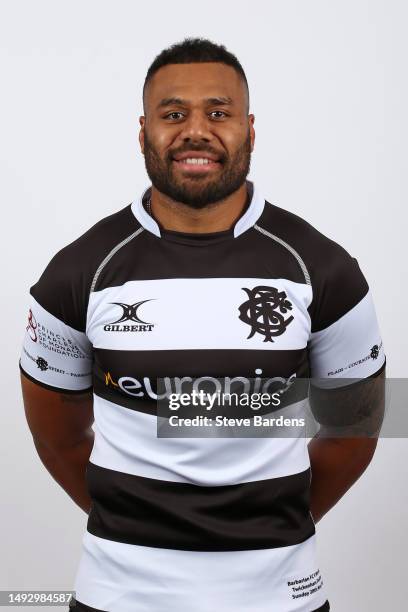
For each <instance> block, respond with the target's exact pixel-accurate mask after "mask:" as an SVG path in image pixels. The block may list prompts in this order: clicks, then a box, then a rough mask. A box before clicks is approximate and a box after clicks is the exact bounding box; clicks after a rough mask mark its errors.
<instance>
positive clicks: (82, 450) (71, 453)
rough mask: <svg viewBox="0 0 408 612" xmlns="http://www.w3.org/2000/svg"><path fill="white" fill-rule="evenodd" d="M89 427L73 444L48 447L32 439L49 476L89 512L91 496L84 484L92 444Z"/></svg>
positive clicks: (92, 435)
mask: <svg viewBox="0 0 408 612" xmlns="http://www.w3.org/2000/svg"><path fill="white" fill-rule="evenodd" d="M93 438H94V434H93V431H92V430H91V429H90V430H89V431H87V432H86V434H85V435H84V436H83V438H82V439H81V440H80V441H78V442H77V443H76V444H75V445H72V446H69V447H66V448H59V449H50V448H49V447H47V446H46V445H44V444H42V443H41V442H40V441H38V440H37V441H36V440H35V439H34V444H35V447H36V449H37V452H38V455H39V457H40V459H41V461H42V463H43V464H44V466H45V467H46V468H47V470H48V472H49V473H50V474H51V476H52V477H53V478H54V480H56V482H58V484H59V485H61V487H62V488H63V489H64V491H65V492H66V493H67V494H68V495H69V496H70V497H71V498H72V499H73V500H74V502H75V503H76V504H78V506H79V507H80V508H82V510H84V512H86V513H87V514H88V513H89V510H90V507H91V498H90V497H89V493H88V489H87V484H86V467H87V465H88V461H89V457H90V454H91V451H92V446H93Z"/></svg>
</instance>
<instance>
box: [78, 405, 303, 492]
mask: <svg viewBox="0 0 408 612" xmlns="http://www.w3.org/2000/svg"><path fill="white" fill-rule="evenodd" d="M303 409H304V403H303V402H298V403H297V404H294V405H293V406H292V407H291V410H290V414H291V416H294V415H297V416H300V414H301V413H302V411H303ZM94 414H95V423H94V426H93V427H94V431H95V442H94V447H93V450H92V454H91V457H90V460H91V462H92V463H95V464H96V465H99V466H101V467H104V468H108V469H111V470H116V471H118V472H124V473H127V474H133V475H135V476H143V477H145V478H155V479H158V480H166V481H171V482H185V483H191V484H195V485H202V486H222V485H230V484H231V485H232V484H237V483H241V482H252V481H256V480H264V479H267V478H279V477H281V476H288V475H291V474H295V473H299V472H302V471H304V470H306V469H308V467H309V465H310V463H309V454H308V451H307V445H306V438H305V437H299V438H268V437H262V438H238V437H235V438H157V418H156V417H155V416H152V415H149V414H144V413H142V412H136V411H134V410H129V409H127V408H124V407H122V406H119V405H116V404H113V403H111V402H109V401H107V400H105V399H103V398H101V397H99V396H96V395H95V397H94ZM274 416H279V412H276V413H275V414H274ZM285 416H287V413H286V412H285ZM265 432H266V428H265ZM299 433H300V436H302V434H303V432H299ZM235 435H238V433H237V432H236V434H235Z"/></svg>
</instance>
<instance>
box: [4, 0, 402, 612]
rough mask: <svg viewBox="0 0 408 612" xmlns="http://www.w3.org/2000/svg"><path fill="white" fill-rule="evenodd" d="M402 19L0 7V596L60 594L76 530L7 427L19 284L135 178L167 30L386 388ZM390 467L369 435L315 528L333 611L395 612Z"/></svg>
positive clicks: (58, 494)
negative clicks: (350, 308)
mask: <svg viewBox="0 0 408 612" xmlns="http://www.w3.org/2000/svg"><path fill="white" fill-rule="evenodd" d="M407 19H408V10H407V5H406V3H405V2H403V1H401V2H398V1H396V0H387V1H385V0H384V1H379V0H377V1H375V0H342V1H340V0H337V1H329V0H285V1H284V0H280V1H275V0H268V1H264V2H261V1H259V0H258V1H255V0H254V1H252V2H242V1H237V0H234V1H232V0H231V1H230V2H219V1H214V0H206V1H205V2H186V1H184V0H178V1H177V2H174V3H172V2H168V1H153V0H152V1H150V2H137V1H136V0H134V1H130V0H111V1H102V0H98V1H96V0H82V1H81V2H79V1H78V0H71V1H70V2H68V1H65V2H62V1H58V0H57V1H56V0H54V1H45V0H36V2H31V1H29V0H25V1H23V0H13V1H9V2H5V1H3V2H2V3H1V16H0V47H1V55H0V67H1V81H0V86H1V90H2V92H1V96H0V107H1V108H0V134H1V137H0V143H1V144H0V147H1V149H0V162H1V181H0V196H1V205H2V213H1V214H2V240H1V249H2V253H1V261H2V283H1V290H2V299H1V306H2V313H1V322H2V326H1V327H2V340H3V349H2V352H1V359H2V364H1V376H2V397H3V402H2V407H1V427H0V432H1V433H0V435H1V451H2V469H1V479H2V482H1V493H2V498H1V521H0V524H1V530H2V533H1V550H2V553H1V561H0V564H1V571H0V589H72V588H73V587H72V584H73V580H74V575H75V572H76V568H77V563H78V559H79V554H80V548H81V538H82V534H83V531H84V529H85V523H86V516H85V514H84V513H83V512H82V511H81V510H79V509H77V508H76V507H75V506H74V504H73V503H72V502H71V501H70V499H69V498H68V497H67V496H66V494H65V493H64V492H63V491H62V489H60V488H59V487H58V485H57V484H56V483H55V482H54V481H53V480H52V479H51V477H50V476H49V475H48V473H47V472H46V470H45V469H44V468H43V467H42V465H41V463H40V461H39V459H38V458H37V456H36V454H35V451H34V447H33V444H32V440H31V436H30V434H29V431H28V428H27V425H26V423H25V419H24V412H23V407H22V400H21V397H20V390H19V374H18V357H19V353H20V345H21V340H22V337H23V333H24V328H25V321H26V314H27V292H28V288H29V287H30V285H32V284H33V283H34V282H35V281H36V280H37V278H38V276H39V274H40V273H41V272H42V270H43V269H44V267H45V266H46V264H47V263H48V261H49V260H50V258H51V257H52V255H53V254H54V253H55V252H56V251H58V250H59V249H61V248H62V247H63V246H64V245H66V244H67V243H69V242H71V241H72V240H74V239H75V238H76V237H78V236H79V235H80V234H82V233H83V232H84V231H85V230H86V229H87V228H88V227H90V226H91V225H93V224H94V223H95V222H96V221H98V220H99V219H100V218H102V217H103V216H106V215H108V214H111V213H112V212H114V211H116V210H118V209H120V208H122V207H123V206H125V205H126V204H128V203H129V202H130V201H131V200H132V199H134V198H135V197H137V196H138V195H139V193H140V191H141V190H142V189H143V188H144V187H145V186H146V185H147V184H148V179H147V176H146V173H145V170H144V164H143V157H142V156H141V154H140V151H139V145H138V140H137V134H138V127H139V126H138V117H139V115H140V114H142V105H141V89H142V85H143V80H144V77H145V73H146V70H147V68H148V66H149V64H150V63H151V61H152V60H153V58H154V57H155V55H156V54H158V53H159V52H160V51H161V50H162V49H163V48H164V47H167V46H168V45H170V44H172V43H174V42H177V41H180V40H181V39H183V38H184V37H185V36H203V37H208V38H210V39H211V40H213V41H214V42H218V43H223V44H225V45H226V46H227V48H228V49H230V50H231V51H232V52H234V53H235V54H236V55H237V56H238V58H239V59H240V61H241V63H242V64H243V66H244V69H245V70H246V72H247V77H248V80H249V85H250V91H251V112H254V113H255V116H256V121H255V127H256V130H257V137H256V147H255V152H254V156H253V162H252V171H251V177H252V178H253V179H254V180H256V181H257V183H258V184H259V186H260V187H261V189H262V191H263V193H264V195H265V196H266V197H267V199H269V200H270V201H272V202H274V203H275V204H277V205H278V206H281V207H283V208H286V209H289V210H291V211H293V212H295V213H297V214H300V215H301V216H302V217H304V218H305V219H307V220H308V221H309V222H311V223H312V224H313V225H315V226H316V227H317V228H318V229H319V230H320V231H322V232H323V233H325V234H326V235H328V236H329V237H331V238H333V239H334V240H336V241H337V242H339V243H340V244H342V245H343V246H344V247H345V248H346V249H347V250H348V251H349V252H350V253H351V254H352V255H354V256H355V257H357V259H358V261H359V263H360V266H361V268H362V270H363V271H364V273H365V275H366V277H367V279H368V282H369V284H370V286H371V289H372V292H373V294H374V299H375V303H376V307H377V314H378V319H379V323H380V326H381V329H382V333H383V339H384V344H385V349H386V353H387V358H388V375H389V376H392V377H404V376H407V369H406V350H407V348H406V347H407V327H406V323H405V321H406V312H407V310H408V297H407V291H406V284H407V283H406V256H405V253H406V248H405V243H406V239H407V215H406V204H407V195H408V189H407V175H408V173H407V171H408V168H407V165H408V163H407V149H406V147H407V137H408V130H407V108H408V99H407V98H408V96H407V80H406V70H407V53H408V45H407V37H406V27H407ZM407 459H408V453H407V442H406V441H405V440H396V439H394V440H384V441H381V442H380V444H379V448H378V451H377V453H376V456H375V458H374V460H373V462H372V464H371V465H370V467H369V468H368V470H367V472H366V473H365V475H364V476H363V477H362V478H361V480H360V481H359V482H358V483H357V485H356V486H355V487H354V488H353V489H352V490H351V491H350V492H349V493H348V494H347V495H346V496H345V498H344V499H343V500H342V501H341V502H340V503H339V504H338V506H336V507H335V508H334V509H333V510H332V511H331V512H330V513H329V514H328V515H327V516H326V517H325V518H324V519H323V520H322V521H321V523H320V524H319V525H318V535H319V551H320V565H321V569H322V572H323V576H324V577H325V582H326V587H327V589H328V595H329V598H330V602H331V606H332V610H333V612H384V611H385V610H390V609H395V610H396V609H400V610H402V609H403V608H405V605H406V596H405V595H404V591H405V584H406V572H405V569H404V566H405V568H406V559H405V554H406V550H407V548H408V536H407V529H406V520H407V510H406V508H407V507H408V499H407V490H406V486H405V482H404V466H405V465H406V462H407ZM57 609H58V608H57ZM59 609H62V608H59ZM44 610H50V608H44ZM130 612H131V611H130ZM152 612H165V610H163V611H161V610H160V611H155V610H154V611H152ZM180 612H187V611H180ZM248 612H255V611H248ZM271 612H272V611H271ZM273 612H279V611H273Z"/></svg>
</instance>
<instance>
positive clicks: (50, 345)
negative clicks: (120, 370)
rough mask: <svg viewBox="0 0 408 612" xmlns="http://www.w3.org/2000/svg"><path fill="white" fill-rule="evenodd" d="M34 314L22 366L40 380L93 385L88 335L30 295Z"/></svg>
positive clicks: (74, 385) (69, 385)
mask: <svg viewBox="0 0 408 612" xmlns="http://www.w3.org/2000/svg"><path fill="white" fill-rule="evenodd" d="M30 309H31V312H32V315H33V318H32V320H31V325H32V327H30V326H29V325H28V328H27V330H26V333H25V336H24V341H23V346H22V352H21V367H22V368H23V370H24V371H25V372H27V374H29V375H30V376H32V377H33V378H34V379H35V380H38V381H39V382H41V383H44V384H46V385H50V386H51V387H56V388H58V389H66V390H67V391H80V390H82V389H88V388H89V387H90V386H91V385H92V376H91V369H92V347H91V344H90V342H89V340H88V338H87V337H86V335H85V334H84V333H83V332H81V331H79V330H77V329H74V328H73V327H70V326H69V325H67V324H66V323H64V322H63V321H61V320H60V319H58V318H57V317H54V315H52V314H51V313H49V312H48V311H47V310H45V308H43V307H42V306H41V304H39V303H38V302H37V300H36V299H35V298H34V297H33V296H32V295H30Z"/></svg>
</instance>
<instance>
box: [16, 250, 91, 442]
mask: <svg viewBox="0 0 408 612" xmlns="http://www.w3.org/2000/svg"><path fill="white" fill-rule="evenodd" d="M80 263H81V262H80V261H78V257H75V253H74V254H73V253H72V252H71V250H70V249H67V248H65V249H63V250H62V251H60V252H59V253H58V254H57V255H56V256H55V257H54V258H53V259H52V260H51V262H50V263H49V264H48V266H47V268H46V269H45V271H44V272H43V274H42V275H41V277H40V279H39V280H38V282H37V283H36V284H35V285H33V286H32V287H31V289H30V296H29V313H28V318H27V322H26V329H25V335H24V340H23V346H22V350H21V358H20V369H21V373H22V374H21V384H22V391H23V399H24V407H25V412H26V418H27V422H28V425H29V427H30V430H31V432H32V434H33V437H34V440H35V442H36V443H41V444H42V445H43V446H47V447H49V448H53V449H56V448H62V447H63V446H64V445H65V446H72V444H75V443H76V442H77V441H79V440H80V439H81V437H82V436H83V435H84V433H85V431H87V430H89V427H90V425H91V424H92V421H93V402H92V361H93V352H92V351H93V349H92V345H91V343H90V342H89V340H88V337H87V335H86V312H87V295H86V290H87V286H88V285H89V282H88V279H87V278H86V277H85V275H84V274H83V273H82V272H81V267H80Z"/></svg>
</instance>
